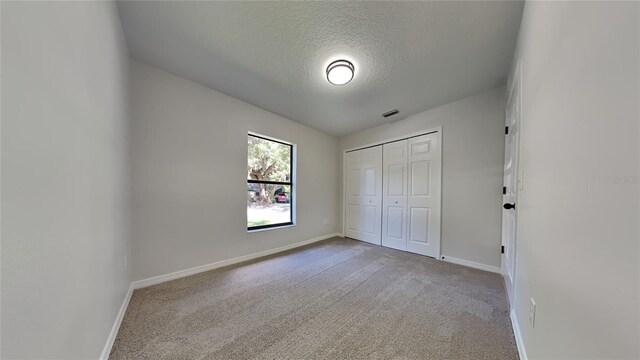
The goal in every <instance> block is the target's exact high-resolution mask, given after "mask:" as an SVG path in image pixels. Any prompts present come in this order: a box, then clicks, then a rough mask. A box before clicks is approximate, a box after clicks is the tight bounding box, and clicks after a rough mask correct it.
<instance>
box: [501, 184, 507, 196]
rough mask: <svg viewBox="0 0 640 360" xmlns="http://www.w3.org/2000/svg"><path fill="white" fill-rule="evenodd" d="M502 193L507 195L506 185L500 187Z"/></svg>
mask: <svg viewBox="0 0 640 360" xmlns="http://www.w3.org/2000/svg"><path fill="white" fill-rule="evenodd" d="M502 195H507V187H506V186H503V187H502Z"/></svg>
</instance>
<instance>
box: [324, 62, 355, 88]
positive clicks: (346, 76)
mask: <svg viewBox="0 0 640 360" xmlns="http://www.w3.org/2000/svg"><path fill="white" fill-rule="evenodd" d="M353 71H354V67H353V64H352V63H351V62H349V61H347V60H336V61H334V62H332V63H331V64H329V66H327V80H329V82H330V83H332V84H333V85H344V84H346V83H348V82H349V81H351V79H353Z"/></svg>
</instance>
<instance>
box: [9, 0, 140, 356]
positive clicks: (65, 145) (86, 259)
mask: <svg viewBox="0 0 640 360" xmlns="http://www.w3.org/2000/svg"><path fill="white" fill-rule="evenodd" d="M1 6H2V29H1V31H2V70H1V71H2V113H1V115H2V309H1V311H2V354H1V355H2V358H3V359H5V358H6V359H15V358H28V359H35V358H37V359H40V358H58V359H73V358H77V359H90V358H94V359H95V358H97V357H98V356H99V355H100V352H101V351H102V348H103V347H104V345H105V342H106V340H107V337H108V334H109V331H110V330H111V326H112V325H113V323H114V320H115V318H116V314H117V312H118V310H119V308H120V305H121V304H122V300H123V298H124V296H125V293H126V291H127V289H128V287H129V283H130V276H129V271H125V270H124V265H123V259H124V255H125V254H127V253H129V252H130V236H129V235H130V234H129V229H130V228H129V218H130V216H129V211H128V209H129V203H128V198H129V185H130V182H129V162H128V158H129V156H128V139H127V130H128V125H129V121H128V117H129V114H128V80H127V78H128V66H129V62H128V61H129V60H128V53H127V50H126V47H125V42H124V37H123V34H122V31H121V26H120V21H119V19H118V15H117V11H116V8H115V4H114V3H113V2H74V3H70V2H55V3H54V2H40V3H35V2H6V1H3V2H2V5H1Z"/></svg>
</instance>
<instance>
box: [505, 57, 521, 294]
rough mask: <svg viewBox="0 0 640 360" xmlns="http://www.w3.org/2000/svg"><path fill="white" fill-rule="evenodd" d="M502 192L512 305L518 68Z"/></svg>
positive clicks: (508, 118)
mask: <svg viewBox="0 0 640 360" xmlns="http://www.w3.org/2000/svg"><path fill="white" fill-rule="evenodd" d="M505 123H506V126H507V127H506V129H505V130H506V131H505V151H504V183H503V184H504V188H503V196H502V198H503V204H504V205H503V209H502V246H503V251H502V261H501V268H502V274H503V275H504V281H505V286H506V288H507V294H508V296H509V302H510V303H511V304H513V294H514V291H513V286H514V276H515V254H516V253H515V251H516V225H517V212H516V211H517V210H516V209H517V207H516V206H517V204H516V200H517V196H518V188H519V187H520V184H519V181H518V139H519V132H520V77H519V72H518V68H517V69H516V72H515V76H514V78H513V81H512V83H511V86H510V89H509V99H508V101H507V109H506V113H505Z"/></svg>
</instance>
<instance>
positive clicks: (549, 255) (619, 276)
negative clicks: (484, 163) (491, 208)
mask: <svg viewBox="0 0 640 360" xmlns="http://www.w3.org/2000/svg"><path fill="white" fill-rule="evenodd" d="M518 48H519V52H518V55H517V56H516V57H515V60H516V61H519V62H520V63H521V65H522V92H523V96H522V127H521V129H522V132H521V144H522V147H521V154H520V158H521V169H522V170H523V171H524V181H523V184H524V189H523V190H522V191H521V192H520V194H519V198H518V208H519V210H518V243H517V256H516V284H515V290H516V293H515V297H516V300H515V313H516V318H517V324H518V325H519V328H520V331H521V333H522V335H523V339H524V344H525V348H526V352H527V355H528V357H529V358H530V359H544V358H546V359H549V358H553V359H566V358H574V359H577V358H590V359H614V358H627V359H638V358H640V348H639V347H638V339H640V331H639V326H640V300H639V299H640V291H639V286H640V269H639V268H638V267H639V264H640V258H639V255H640V249H639V246H640V228H639V223H640V181H639V180H638V179H640V120H639V119H640V109H639V106H638V101H639V100H638V99H640V55H639V54H640V3H638V2H604V1H596V2H527V3H526V6H525V10H524V16H523V23H522V27H521V30H520V38H519V45H518ZM531 297H533V298H535V300H536V303H537V307H536V324H535V328H533V327H531V325H530V324H529V319H528V316H529V298H531Z"/></svg>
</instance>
